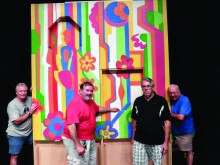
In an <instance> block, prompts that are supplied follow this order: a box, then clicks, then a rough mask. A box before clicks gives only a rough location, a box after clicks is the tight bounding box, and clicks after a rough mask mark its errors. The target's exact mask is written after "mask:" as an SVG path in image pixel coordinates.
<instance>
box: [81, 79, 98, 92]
mask: <svg viewBox="0 0 220 165" xmlns="http://www.w3.org/2000/svg"><path fill="white" fill-rule="evenodd" d="M86 81H89V82H91V83H92V85H93V87H94V89H93V91H94V92H96V91H97V90H98V87H97V86H95V85H94V82H95V80H94V79H93V78H92V79H90V80H88V79H86V78H81V82H82V83H83V82H86Z"/></svg>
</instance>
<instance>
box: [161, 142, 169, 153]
mask: <svg viewBox="0 0 220 165" xmlns="http://www.w3.org/2000/svg"><path fill="white" fill-rule="evenodd" d="M161 150H162V151H161V152H162V155H165V154H166V153H167V152H168V143H166V142H165V143H163V145H162V148H161Z"/></svg>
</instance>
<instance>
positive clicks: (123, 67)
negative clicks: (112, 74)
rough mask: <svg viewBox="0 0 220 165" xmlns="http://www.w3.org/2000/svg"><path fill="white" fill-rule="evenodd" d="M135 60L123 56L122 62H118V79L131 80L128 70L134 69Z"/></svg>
mask: <svg viewBox="0 0 220 165" xmlns="http://www.w3.org/2000/svg"><path fill="white" fill-rule="evenodd" d="M133 61H134V60H133V58H127V57H126V56H125V55H122V56H121V61H117V62H116V67H117V69H118V71H117V72H116V74H117V76H118V77H123V78H125V79H128V78H129V73H128V72H127V70H128V69H133V68H134V66H132V64H133Z"/></svg>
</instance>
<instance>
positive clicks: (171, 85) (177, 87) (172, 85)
mask: <svg viewBox="0 0 220 165" xmlns="http://www.w3.org/2000/svg"><path fill="white" fill-rule="evenodd" d="M170 87H174V88H176V89H177V90H178V91H179V90H180V88H179V86H178V85H176V84H170V85H169V87H168V88H170Z"/></svg>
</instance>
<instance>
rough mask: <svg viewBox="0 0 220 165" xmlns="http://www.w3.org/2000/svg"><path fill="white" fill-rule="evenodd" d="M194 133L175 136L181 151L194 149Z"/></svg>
mask: <svg viewBox="0 0 220 165" xmlns="http://www.w3.org/2000/svg"><path fill="white" fill-rule="evenodd" d="M194 135H195V133H193V134H187V135H180V136H175V138H176V141H177V144H178V147H179V149H180V151H192V150H193V144H192V143H193V137H194Z"/></svg>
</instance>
